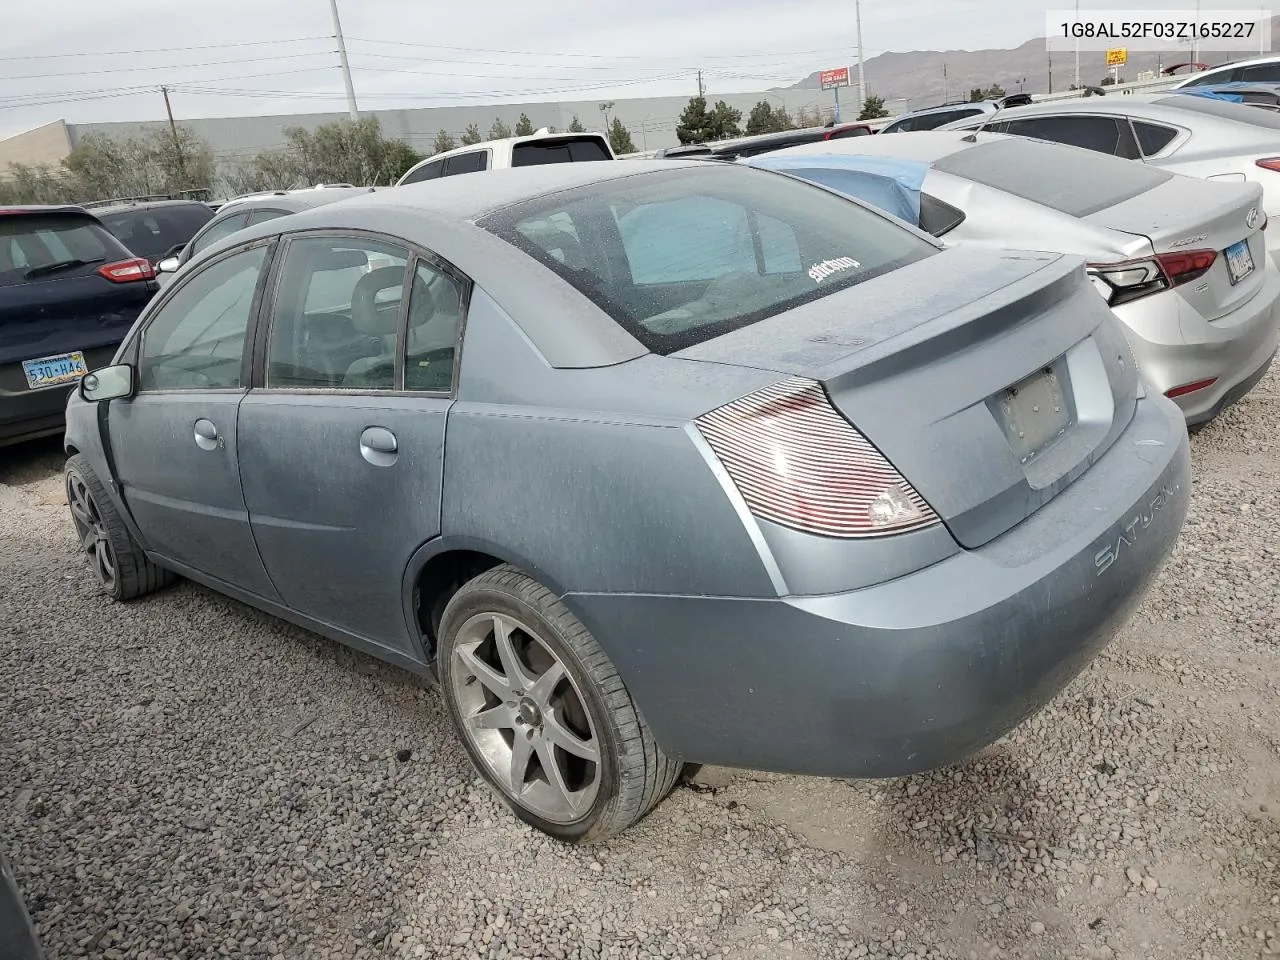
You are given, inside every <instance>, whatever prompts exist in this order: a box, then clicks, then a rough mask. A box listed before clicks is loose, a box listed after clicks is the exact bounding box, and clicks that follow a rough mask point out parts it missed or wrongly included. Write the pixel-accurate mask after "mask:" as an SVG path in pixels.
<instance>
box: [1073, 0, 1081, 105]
mask: <svg viewBox="0 0 1280 960" xmlns="http://www.w3.org/2000/svg"><path fill="white" fill-rule="evenodd" d="M1079 21H1080V0H1076V22H1077V23H1078V22H1079ZM1073 26H1074V24H1073ZM1076 89H1077V90H1079V89H1080V38H1079V37H1076Z"/></svg>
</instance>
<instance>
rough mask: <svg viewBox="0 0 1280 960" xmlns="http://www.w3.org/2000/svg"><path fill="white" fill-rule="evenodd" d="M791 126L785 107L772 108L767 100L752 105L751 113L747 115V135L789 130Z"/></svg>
mask: <svg viewBox="0 0 1280 960" xmlns="http://www.w3.org/2000/svg"><path fill="white" fill-rule="evenodd" d="M793 126H794V124H792V122H791V116H790V114H788V113H787V110H786V108H785V107H778V108H777V109H774V106H773V104H771V103H769V102H768V101H767V100H761V101H760V102H759V103H757V104H756V105H755V106H754V107H752V108H751V114H750V115H749V116H748V117H747V135H748V136H755V135H756V134H760V133H781V132H782V131H783V130H791V129H792V128H793Z"/></svg>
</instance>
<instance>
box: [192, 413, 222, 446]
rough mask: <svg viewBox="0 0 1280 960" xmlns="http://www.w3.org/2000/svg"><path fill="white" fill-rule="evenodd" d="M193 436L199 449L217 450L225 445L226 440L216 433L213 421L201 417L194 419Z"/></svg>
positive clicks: (216, 429)
mask: <svg viewBox="0 0 1280 960" xmlns="http://www.w3.org/2000/svg"><path fill="white" fill-rule="evenodd" d="M195 436H196V446H197V447H199V448H200V449H201V450H217V449H218V448H219V447H222V446H225V445H226V441H224V440H223V439H222V435H221V434H219V433H218V428H217V427H216V426H215V425H214V423H213V421H212V420H205V419H204V418H203V417H202V418H201V419H199V420H197V421H196V431H195Z"/></svg>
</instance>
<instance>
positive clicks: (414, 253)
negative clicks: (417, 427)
mask: <svg viewBox="0 0 1280 960" xmlns="http://www.w3.org/2000/svg"><path fill="white" fill-rule="evenodd" d="M325 237H331V238H334V239H341V240H368V241H374V242H377V243H385V244H389V245H392V246H398V247H402V248H403V249H404V250H405V252H406V253H408V254H409V256H408V258H407V259H406V261H405V281H404V286H402V287H401V288H400V290H401V294H400V314H399V317H398V318H397V321H396V323H397V325H398V329H397V331H396V369H395V381H394V382H395V387H393V388H392V389H390V390H386V389H376V388H361V389H359V390H347V389H344V388H342V387H268V386H267V385H266V384H267V346H268V344H269V342H270V332H271V326H272V323H273V321H274V319H275V312H276V299H277V297H278V295H279V288H280V283H281V278H282V277H283V274H284V263H285V259H286V257H287V255H288V248H289V246H290V245H291V244H292V243H293V242H295V241H298V240H312V239H322V238H325ZM279 239H280V240H281V248H282V249H281V250H280V251H278V252H277V254H276V256H275V258H274V260H273V263H272V268H271V277H270V278H269V281H268V282H269V284H270V292H269V295H267V296H266V297H264V302H263V304H262V307H261V308H260V309H259V311H258V316H257V318H256V323H255V328H254V331H253V334H254V337H253V349H252V351H250V353H251V363H252V376H251V378H250V380H249V381H248V382H249V384H250V389H251V390H253V392H255V393H263V394H268V395H271V396H276V395H285V394H297V395H300V396H335V397H352V396H366V397H428V398H430V397H435V398H441V397H443V398H447V399H450V400H453V399H457V393H458V377H459V373H460V370H461V364H462V348H463V342H464V339H465V337H464V335H465V333H466V328H467V318H468V316H469V314H470V308H471V293H472V290H473V287H474V283H473V282H472V280H471V278H470V277H468V276H467V275H466V274H465V273H463V272H462V271H461V270H459V269H458V268H457V267H455V266H454V265H453V264H452V263H450V262H449V261H447V260H445V259H444V258H443V257H441V256H440V255H439V254H437V253H434V252H433V251H431V250H429V249H427V248H426V247H424V246H422V245H421V244H418V243H414V242H413V241H412V240H406V239H405V238H404V237H397V236H394V235H392V234H389V233H382V232H380V231H377V230H366V229H361V228H358V227H341V228H339V227H317V228H313V229H310V230H299V231H297V232H296V233H289V234H286V235H284V236H282V237H280V238H279ZM419 263H426V264H429V265H430V266H431V267H433V268H434V269H436V270H439V271H440V272H441V273H443V274H445V275H447V276H448V277H450V278H451V279H452V280H453V281H454V282H456V283H457V284H458V285H459V287H460V290H461V295H460V296H459V314H460V320H459V323H458V337H457V341H456V342H455V344H454V349H453V376H452V380H451V383H450V388H449V389H448V390H406V389H405V388H404V361H405V351H406V344H407V339H408V317H409V300H410V297H408V296H405V288H406V287H407V288H408V291H409V293H410V294H412V292H413V281H412V279H411V277H413V276H414V274H415V273H416V271H417V268H418V264H419Z"/></svg>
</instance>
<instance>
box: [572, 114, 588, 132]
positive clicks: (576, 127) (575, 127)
mask: <svg viewBox="0 0 1280 960" xmlns="http://www.w3.org/2000/svg"><path fill="white" fill-rule="evenodd" d="M569 132H570V133H586V132H587V128H586V127H584V126H583V125H582V121H581V120H579V119H578V115H577V114H576V113H575V114H574V115H573V120H572V121H570V123H569Z"/></svg>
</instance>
